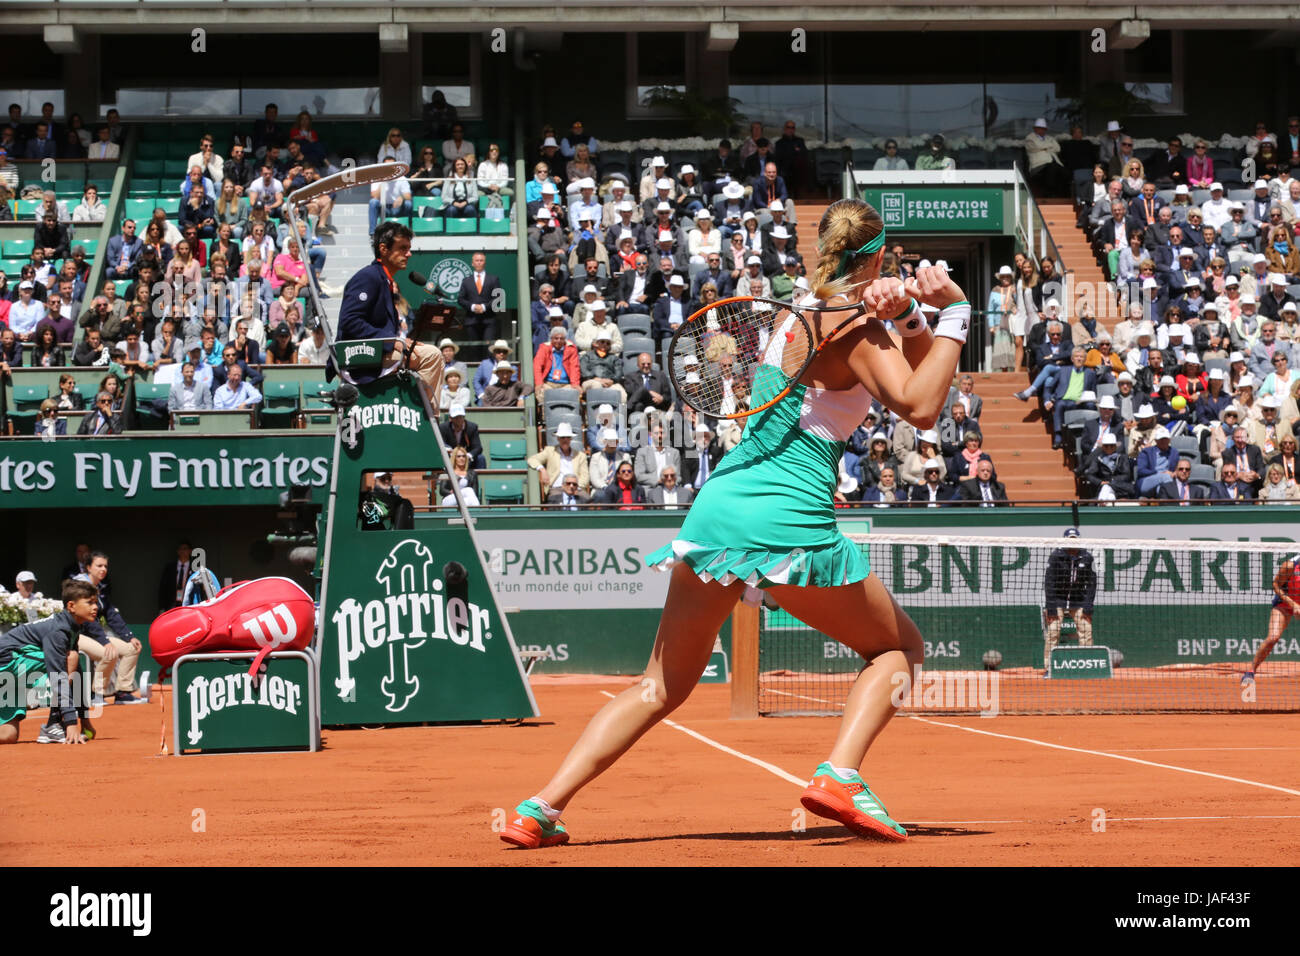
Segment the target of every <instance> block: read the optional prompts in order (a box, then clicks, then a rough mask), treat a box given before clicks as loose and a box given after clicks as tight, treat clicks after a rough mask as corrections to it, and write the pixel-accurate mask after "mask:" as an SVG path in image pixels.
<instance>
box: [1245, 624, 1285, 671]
mask: <svg viewBox="0 0 1300 956" xmlns="http://www.w3.org/2000/svg"><path fill="white" fill-rule="evenodd" d="M1290 623H1291V615H1290V614H1287V613H1286V612H1285V611H1283V610H1282V609H1281V608H1280V607H1275V608H1273V610H1272V612H1270V614H1269V615H1268V637H1266V638H1265V639H1264V643H1263V644H1261V645H1259V650H1257V651H1256V652H1255V659H1254V660H1253V661H1251V663H1250V670H1249V671H1248V672H1247V675H1248V676H1254V674H1255V673H1257V672H1258V671H1259V669H1260V668H1261V667H1262V666H1263V665H1264V659H1265V658H1266V657H1268V655H1269V654H1271V653H1272V652H1273V648H1274V647H1276V646H1277V642H1278V641H1279V640H1280V639H1281V637H1282V632H1283V631H1285V630H1286V626H1287V625H1288V624H1290Z"/></svg>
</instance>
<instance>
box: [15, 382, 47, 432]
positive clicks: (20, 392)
mask: <svg viewBox="0 0 1300 956" xmlns="http://www.w3.org/2000/svg"><path fill="white" fill-rule="evenodd" d="M9 394H10V395H12V396H13V410H12V411H11V412H9V421H11V422H12V423H13V426H14V433H15V434H19V435H31V434H34V433H35V431H36V418H37V416H38V415H40V413H41V402H43V401H45V400H46V399H47V398H49V397H50V387H49V386H48V385H15V386H13V387H12V388H10V390H9Z"/></svg>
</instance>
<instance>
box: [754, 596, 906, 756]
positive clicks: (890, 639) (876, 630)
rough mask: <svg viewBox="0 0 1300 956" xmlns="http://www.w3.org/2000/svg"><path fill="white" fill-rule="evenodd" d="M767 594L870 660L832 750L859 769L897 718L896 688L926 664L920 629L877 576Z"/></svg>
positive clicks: (851, 692) (858, 683) (814, 626)
mask: <svg viewBox="0 0 1300 956" xmlns="http://www.w3.org/2000/svg"><path fill="white" fill-rule="evenodd" d="M769 593H770V594H771V595H772V598H773V600H775V601H776V602H777V604H779V605H781V607H782V608H783V609H784V610H786V611H788V612H789V613H790V614H792V615H794V616H795V617H797V618H798V619H799V620H801V621H803V622H804V623H805V624H807V625H808V626H809V627H812V628H815V629H816V630H818V631H821V632H822V633H823V634H825V635H827V636H828V637H831V638H834V639H835V640H837V641H839V642H840V643H841V644H844V645H845V646H846V647H850V648H852V649H853V650H854V651H856V652H857V653H858V654H860V655H862V657H863V659H864V660H866V661H867V666H866V667H864V668H863V669H862V672H861V673H860V674H858V677H857V680H856V681H854V684H853V689H852V690H850V691H849V697H848V701H847V702H846V703H845V705H844V718H843V720H842V721H841V722H840V729H839V734H838V736H837V737H836V740H835V746H834V747H832V748H831V752H830V760H831V762H832V763H833V764H834V765H835V766H837V767H859V766H861V764H862V761H863V759H864V758H865V757H866V755H867V749H868V748H869V747H870V746H871V742H872V741H873V740H875V739H876V736H877V735H878V734H879V733H880V731H881V730H883V729H884V727H885V724H887V723H888V722H889V718H891V717H893V716H894V713H895V711H896V709H897V708H896V707H895V706H894V700H893V698H894V697H895V688H897V687H899V686H900V684H901V681H902V677H908V678H909V679H910V677H911V675H912V668H913V666H914V665H920V664H921V663H922V662H923V659H924V643H923V642H922V640H921V632H920V630H919V629H918V628H917V626H916V624H915V623H913V621H912V619H911V618H910V617H908V615H907V612H906V611H904V610H903V609H902V608H900V607H899V606H898V602H897V601H895V600H894V597H893V595H891V594H890V593H889V591H888V590H887V589H886V588H885V586H884V584H882V583H881V581H880V579H879V578H878V577H876V576H875V575H874V574H870V575H867V577H866V578H865V579H864V580H862V581H861V582H859V583H856V584H850V585H846V586H844V587H834V588H813V587H798V586H795V585H781V586H778V587H774V588H771V589H770V591H769ZM898 675H902V677H900V676H898Z"/></svg>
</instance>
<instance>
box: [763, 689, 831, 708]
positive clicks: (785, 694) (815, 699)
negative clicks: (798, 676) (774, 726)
mask: <svg viewBox="0 0 1300 956" xmlns="http://www.w3.org/2000/svg"><path fill="white" fill-rule="evenodd" d="M764 693H765V694H780V695H781V696H782V697H798V698H799V699H800V700H811V701H812V702H813V703H814V704H833V703H834V701H830V700H823V699H822V698H821V697H807V696H805V695H803V694H792V693H790V692H789V691H788V690H773V689H772V688H770V687H768V688H766V689H765V690H764Z"/></svg>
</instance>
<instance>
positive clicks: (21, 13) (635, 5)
mask: <svg viewBox="0 0 1300 956" xmlns="http://www.w3.org/2000/svg"><path fill="white" fill-rule="evenodd" d="M306 7H310V15H309V16H310V22H311V28H312V30H313V31H332V32H369V31H372V30H373V31H376V32H378V30H379V27H380V26H381V25H391V24H400V25H405V26H407V27H408V28H409V29H410V30H414V31H424V30H437V31H447V30H457V31H470V32H472V31H478V30H485V31H486V30H491V29H494V28H497V27H501V28H505V29H514V28H524V29H525V30H527V29H530V28H536V29H540V30H545V31H551V32H554V31H583V32H591V31H598V32H609V31H617V30H673V31H681V30H699V31H710V26H711V25H712V26H713V27H714V29H713V30H712V31H710V33H711V36H712V37H713V39H712V40H711V44H710V45H711V46H712V47H713V48H715V49H726V48H727V47H728V41H731V42H734V40H732V36H733V33H734V28H733V27H732V26H730V25H735V26H738V27H739V29H740V30H742V31H749V30H755V31H757V30H791V29H795V28H803V29H805V30H810V31H817V30H831V29H835V30H843V29H845V28H846V26H848V27H849V28H854V27H857V28H859V29H862V30H872V31H902V30H906V31H917V30H952V29H962V30H972V29H975V30H1044V29H1060V30H1093V29H1096V28H1099V27H1100V28H1101V29H1103V30H1115V29H1116V28H1117V26H1118V25H1119V24H1122V23H1124V22H1126V21H1127V22H1136V23H1139V24H1143V25H1144V26H1142V27H1138V28H1136V30H1133V31H1131V32H1130V40H1129V42H1130V43H1134V42H1140V38H1141V35H1142V33H1143V32H1144V31H1145V30H1147V29H1150V30H1164V29H1181V30H1199V29H1207V30H1208V29H1223V28H1238V29H1251V30H1272V31H1277V30H1300V5H1297V4H1294V3H1268V2H1259V0H1177V2H1173V3H1144V4H1120V3H1113V2H1103V0H1069V2H1064V3H1047V4H1044V3H1041V2H1032V0H999V2H993V3H985V2H980V0H923V2H922V0H917V2H909V0H894V2H892V3H884V4H863V3H844V2H829V0H803V2H800V3H790V2H788V0H736V2H732V3H727V4H725V5H724V4H710V3H698V2H687V0H651V2H646V0H547V2H540V0H498V2H495V3H484V4H471V3H465V2H464V0H456V2H453V0H422V2H419V3H414V2H405V0H279V2H278V3H275V4H270V5H268V4H265V3H261V2H259V0H52V2H43V3H39V4H38V3H32V2H16V0H0V26H3V27H4V28H5V29H6V30H10V31H13V32H37V31H43V30H44V28H46V27H48V26H64V27H72V28H74V29H75V30H78V31H82V30H84V31H87V32H92V33H120V32H132V33H149V32H159V33H162V32H174V31H175V30H177V29H178V28H182V27H183V28H185V29H187V30H188V29H191V28H193V27H195V26H201V27H203V28H205V29H208V30H217V31H230V32H239V31H245V30H252V29H257V30H262V31H265V30H272V31H274V30H283V31H285V32H296V31H300V30H301V29H302V27H303V24H304V17H305V16H307V14H306V11H305V10H300V9H296V8H306ZM1115 35H1119V34H1118V31H1117V32H1116V34H1115ZM56 42H58V43H61V44H66V43H67V40H66V39H65V38H64V37H61V36H60V37H58V38H57V39H56ZM74 43H75V38H74ZM65 51H66V52H72V50H71V48H67V47H66V46H65Z"/></svg>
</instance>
